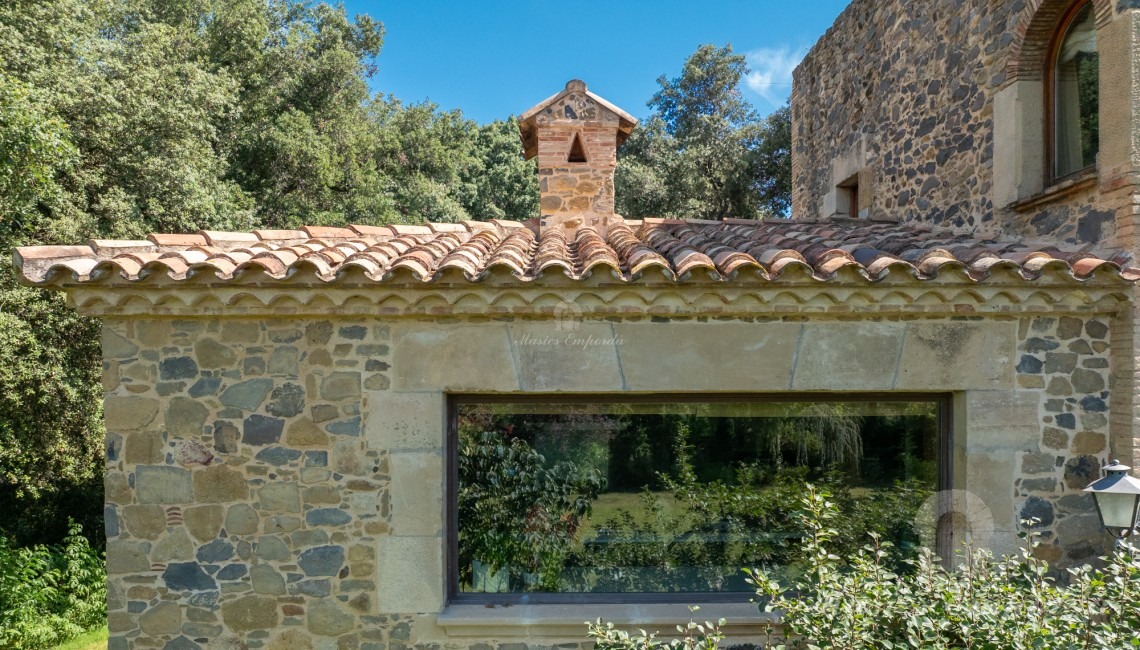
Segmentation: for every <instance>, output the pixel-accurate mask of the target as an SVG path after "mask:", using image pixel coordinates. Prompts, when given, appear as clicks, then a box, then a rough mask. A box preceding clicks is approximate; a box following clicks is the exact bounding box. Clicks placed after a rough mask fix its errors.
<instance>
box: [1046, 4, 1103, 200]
mask: <svg viewBox="0 0 1140 650" xmlns="http://www.w3.org/2000/svg"><path fill="white" fill-rule="evenodd" d="M1053 80H1054V82H1053V92H1054V95H1055V97H1054V102H1055V107H1056V108H1055V113H1056V124H1055V136H1054V138H1055V143H1054V146H1055V149H1054V151H1055V155H1054V158H1055V161H1056V164H1055V167H1056V169H1055V170H1054V173H1055V175H1056V176H1057V177H1058V178H1059V177H1062V176H1067V175H1069V174H1072V173H1074V172H1078V171H1080V170H1082V169H1085V168H1086V167H1092V166H1093V165H1095V164H1096V154H1097V150H1098V147H1099V146H1100V136H1099V131H1100V123H1099V104H1100V101H1099V99H1100V58H1099V55H1098V54H1097V49H1096V17H1095V15H1094V13H1093V6H1092V3H1091V2H1090V3H1088V4H1086V5H1085V7H1084V9H1082V10H1081V11H1080V12H1079V13H1078V14H1077V16H1076V17H1075V18H1074V19H1073V22H1072V24H1071V25H1070V27H1069V30H1068V32H1067V33H1066V34H1065V37H1064V39H1063V40H1062V41H1061V47H1060V49H1059V50H1058V52H1057V63H1056V69H1055V71H1054V74H1053Z"/></svg>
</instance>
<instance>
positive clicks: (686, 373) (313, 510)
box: [104, 308, 1111, 650]
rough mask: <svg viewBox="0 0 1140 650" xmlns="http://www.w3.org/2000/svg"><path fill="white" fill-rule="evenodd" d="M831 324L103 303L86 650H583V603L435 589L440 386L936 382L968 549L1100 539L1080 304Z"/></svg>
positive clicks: (1103, 332)
mask: <svg viewBox="0 0 1140 650" xmlns="http://www.w3.org/2000/svg"><path fill="white" fill-rule="evenodd" d="M572 313H576V312H572ZM855 318H856V317H855V316H854V315H851V314H848V315H839V316H833V317H823V316H821V315H819V314H815V315H812V314H810V313H795V310H794V309H790V308H789V309H788V310H787V314H786V315H781V316H774V315H769V316H763V317H738V318H731V319H728V318H726V319H721V320H711V321H709V320H699V319H670V318H666V317H661V316H658V317H653V318H651V317H649V316H636V315H630V316H628V317H626V318H614V319H611V320H590V319H588V318H586V319H583V320H580V321H579V320H576V319H566V318H563V319H555V320H551V319H550V318H549V316H547V317H544V318H537V319H533V320H531V319H525V318H512V317H509V316H505V315H504V316H501V317H498V318H495V319H490V318H485V317H484V318H479V317H464V318H449V319H446V320H442V321H441V320H435V319H433V320H426V319H425V320H421V319H409V318H399V319H397V318H393V319H389V320H382V319H377V318H369V317H358V316H342V317H337V318H330V319H321V318H304V319H302V318H297V319H289V318H284V317H277V318H264V319H184V320H177V319H173V318H171V319H142V320H135V321H125V320H116V319H107V320H106V321H105V328H106V329H105V335H104V354H105V358H106V362H105V366H106V367H105V370H106V372H105V383H106V391H107V397H106V417H107V425H108V445H107V447H108V453H107V457H108V461H107V462H108V470H107V535H108V571H109V580H110V595H109V606H110V614H109V616H110V628H111V636H112V639H111V645H110V647H111V648H125V647H139V648H143V647H168V648H195V647H200V648H206V647H209V648H215V647H217V648H243V647H244V648H262V647H264V648H338V649H339V648H352V649H356V648H360V649H368V648H409V647H417V648H456V649H462V648H472V649H475V648H478V649H479V650H491V649H494V648H503V649H505V648H512V649H519V650H521V649H524V648H539V647H541V648H549V647H552V646H557V647H566V648H571V647H579V646H582V647H585V646H586V645H588V644H585V642H584V639H583V632H584V629H585V628H584V626H582V625H580V621H582V620H586V618H588V617H589V616H586V615H585V614H583V612H585V611H586V610H581V609H574V608H570V610H565V609H564V610H558V611H556V612H554V614H552V613H551V611H548V610H542V609H541V608H539V609H536V610H533V611H531V610H527V613H525V614H524V613H523V612H522V610H514V609H503V608H497V609H494V608H493V609H488V608H485V607H467V608H463V607H458V608H457V607H455V606H450V607H449V606H448V605H447V603H446V598H445V575H444V567H445V566H446V549H445V539H446V535H445V522H444V506H443V504H444V501H445V497H444V495H445V491H446V483H445V478H444V477H445V476H446V472H445V465H446V463H445V460H444V449H445V444H446V439H445V431H446V426H445V420H446V396H447V395H448V394H449V393H465V392H507V393H526V392H530V393H535V392H615V393H618V392H624V391H632V392H642V393H644V392H675V391H682V392H768V393H772V392H796V391H856V390H857V391H907V392H945V391H952V392H953V393H954V395H955V398H956V400H955V404H956V406H955V413H954V421H955V429H954V432H953V435H954V443H955V446H956V450H957V451H956V454H955V467H954V469H955V477H954V482H955V484H954V487H955V488H957V489H963V490H967V491H969V492H971V493H973V494H974V495H976V497H977V499H979V500H980V502H981V503H983V504H984V505H985V508H987V509H988V511H989V512H990V513H991V517H992V522H993V523H992V528H993V530H992V537H991V546H992V547H993V548H995V550H998V551H1000V552H1009V551H1013V550H1014V549H1015V547H1016V544H1017V539H1016V534H1017V532H1018V524H1017V521H1018V518H1019V517H1020V516H1023V515H1025V516H1035V517H1038V518H1039V519H1041V520H1042V525H1043V527H1044V529H1045V530H1046V531H1047V534H1048V535H1049V546H1047V547H1046V548H1045V549H1044V550H1043V551H1042V553H1043V554H1044V555H1046V556H1047V557H1049V558H1050V559H1054V560H1057V561H1059V562H1061V563H1062V564H1063V563H1067V562H1073V561H1079V560H1081V559H1085V558H1086V557H1088V556H1089V555H1091V554H1093V553H1096V552H1098V551H1099V550H1100V549H1101V543H1102V541H1103V536H1102V535H1100V532H1099V529H1098V528H1097V527H1096V526H1094V525H1093V524H1094V523H1095V522H1094V520H1095V514H1092V513H1091V511H1090V510H1089V502H1088V500H1087V499H1085V498H1084V497H1082V496H1081V495H1080V494H1079V492H1078V486H1080V487H1083V484H1084V482H1086V480H1087V479H1088V478H1089V477H1090V476H1091V475H1092V473H1093V472H1095V471H1096V468H1097V467H1098V466H1099V463H1100V462H1101V461H1102V460H1103V459H1104V457H1105V439H1106V433H1107V431H1108V423H1107V418H1106V414H1107V404H1108V403H1109V402H1110V399H1109V398H1110V396H1109V394H1108V392H1107V391H1108V388H1107V374H1108V367H1107V366H1108V365H1109V364H1108V361H1107V359H1108V355H1109V354H1110V353H1111V350H1110V348H1109V346H1108V341H1109V332H1108V329H1109V328H1108V326H1107V323H1108V320H1107V319H1106V318H1104V317H1102V316H1098V315H1095V314H1083V315H1081V316H1076V315H1074V314H1064V313H1062V314H1056V315H1046V314H1039V315H1029V316H1019V315H1016V314H1012V313H1011V314H1007V315H994V316H957V317H931V316H921V315H911V316H904V315H896V316H886V315H883V316H863V317H859V318H858V319H855ZM679 341H683V342H684V343H685V344H684V345H680V346H679V345H677V342H679ZM662 349H670V350H672V353H671V354H668V355H663V354H661V350H662ZM760 369H762V370H760ZM675 609H676V610H677V611H676V612H675V613H673V614H670V616H674V617H678V618H679V617H680V616H682V615H683V613H684V612H683V608H682V607H680V606H677V607H676V608H675ZM706 609H707V610H708V612H707V613H708V614H709V615H710V616H716V615H719V614H718V613H717V612H716V611H713V608H706ZM648 611H649V610H648V609H639V608H633V609H630V608H625V609H623V608H615V607H607V608H605V611H604V613H603V614H602V615H605V616H607V617H609V618H616V619H619V620H621V619H622V617H625V618H626V619H627V620H629V621H630V622H635V623H640V624H647V623H646V616H647V615H648V614H647V612H648ZM670 611H672V610H670ZM584 616H585V617H584ZM570 619H572V620H570ZM656 620H660V619H656ZM658 627H660V629H663V630H668V629H670V625H668V624H664V623H662V624H661V625H659V626H658ZM755 627H756V626H755V624H754V625H753V627H752V628H749V627H748V625H747V624H737V625H736V627H733V628H731V629H732V630H733V634H734V638H736V639H738V640H744V641H747V640H748V638H749V637H748V630H750V629H752V630H754V629H755Z"/></svg>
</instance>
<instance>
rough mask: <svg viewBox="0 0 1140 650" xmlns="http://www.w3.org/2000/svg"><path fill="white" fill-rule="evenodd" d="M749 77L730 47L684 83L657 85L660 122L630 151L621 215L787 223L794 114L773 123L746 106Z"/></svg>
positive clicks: (703, 53)
mask: <svg viewBox="0 0 1140 650" xmlns="http://www.w3.org/2000/svg"><path fill="white" fill-rule="evenodd" d="M746 74H748V66H747V64H746V62H745V58H744V56H743V55H740V54H736V53H735V52H733V50H732V46H731V45H727V46H725V47H722V48H717V47H715V46H712V45H703V46H701V47H700V48H698V49H697V51H696V52H695V53H694V54H693V55H692V56H690V57H689V59H688V60H687V61H686V62H685V65H684V68H683V69H682V72H681V75H680V76H679V77H676V78H674V79H668V78H666V77H664V76H662V77H660V78H658V80H657V83H658V85H659V86H660V90H658V92H657V93H656V94H655V95H654V96H653V98H652V99H651V100H650V101H649V107H650V108H651V109H653V114H652V115H651V116H650V118H649V119H648V120H647V121H646V122H645V124H644V125H643V126H642V127H641V128H640V129H638V131H637V132H635V133H634V135H633V136H632V137H630V139H629V140H628V141H627V142H626V143H625V145H623V147H622V150H621V152H620V153H621V155H620V157H619V164H618V169H617V174H616V179H615V182H616V185H617V201H618V211H619V212H621V213H622V214H624V215H625V216H627V217H635V218H636V217H656V216H662V217H663V216H669V217H676V218H696V219H723V218H728V217H735V218H744V219H753V218H760V217H780V216H783V215H785V214H786V212H787V208H788V205H789V204H790V184H791V182H790V176H791V170H790V154H789V152H790V144H791V142H790V140H791V126H790V121H789V119H788V118H789V112H788V111H787V110H786V109H785V110H781V111H777V112H776V113H774V114H773V115H772V116H770V117H769V118H767V119H764V118H761V117H760V115H759V114H758V113H757V112H756V111H755V110H754V109H753V108H752V107H751V106H750V105H749V104H748V102H747V101H745V99H744V97H743V96H742V94H741V92H740V81H741V79H742V78H743V77H744V76H745V75H746Z"/></svg>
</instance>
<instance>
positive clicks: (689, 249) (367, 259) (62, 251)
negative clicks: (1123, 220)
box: [15, 219, 1140, 285]
mask: <svg viewBox="0 0 1140 650" xmlns="http://www.w3.org/2000/svg"><path fill="white" fill-rule="evenodd" d="M15 259H16V264H17V266H18V268H19V269H20V273H21V276H22V279H23V280H24V282H26V283H29V284H35V285H52V284H69V283H98V282H121V281H124V280H126V281H129V282H134V281H141V280H144V279H153V278H155V277H158V278H162V277H165V278H167V279H170V280H176V281H180V280H185V279H188V278H191V277H195V276H198V277H205V278H206V279H208V280H213V281H219V282H228V283H241V282H243V279H244V278H247V277H248V278H249V279H250V280H251V281H255V282H264V281H265V278H266V277H268V278H270V279H276V280H283V279H285V278H289V277H293V276H297V275H299V276H300V277H307V276H309V275H311V276H313V278H314V279H317V280H320V281H323V282H335V281H336V280H337V278H338V277H340V276H341V275H348V274H352V275H353V276H354V277H357V278H360V277H363V278H367V279H368V280H371V281H374V282H383V281H385V280H388V279H390V278H393V277H397V275H399V277H401V278H402V279H409V278H414V279H418V280H421V281H424V282H430V281H433V280H437V279H439V278H441V277H442V276H443V275H444V274H445V273H449V274H459V275H455V276H454V278H462V279H466V280H467V281H471V282H475V281H479V280H480V279H482V278H483V277H485V276H486V275H487V274H489V273H495V272H503V273H507V274H509V275H512V276H514V278H515V280H516V281H518V282H530V281H534V280H537V279H539V278H541V277H542V276H544V275H548V274H557V275H564V276H566V277H569V278H571V279H575V280H578V279H583V278H586V277H588V276H590V275H591V274H592V273H598V272H605V273H608V274H612V275H613V276H614V277H615V278H617V279H619V280H621V281H625V282H635V281H637V280H638V279H639V278H640V277H641V276H642V275H644V274H646V273H648V272H654V276H653V277H654V278H656V277H658V276H656V274H655V273H656V271H654V270H655V269H656V270H659V271H660V272H661V273H663V274H664V275H665V276H666V277H668V278H671V279H673V280H674V281H678V282H684V281H687V280H705V279H712V280H725V281H729V280H732V281H741V280H743V279H748V278H751V279H753V280H759V281H779V280H780V278H781V276H782V275H783V274H785V273H788V272H791V271H793V270H796V277H799V276H801V275H802V276H810V277H814V278H815V279H817V280H820V281H826V280H834V279H836V278H845V279H844V280H843V281H861V282H874V281H879V280H882V279H883V278H885V277H886V276H888V275H891V274H904V275H907V276H911V277H913V278H916V279H918V280H928V279H933V278H935V277H937V276H938V275H939V274H940V273H947V272H952V273H953V274H954V276H955V277H962V278H965V279H968V280H971V281H975V282H980V281H983V280H985V279H986V278H987V277H989V276H991V275H992V274H994V273H999V272H1006V273H1007V274H1008V273H1010V272H1012V273H1013V274H1015V275H1016V276H1020V278H1021V279H1022V280H1024V281H1032V280H1034V279H1036V278H1038V277H1040V276H1042V275H1046V274H1048V275H1050V276H1051V277H1060V278H1069V279H1073V280H1078V281H1080V280H1087V279H1089V278H1092V277H1094V276H1096V277H1115V278H1118V279H1121V280H1124V281H1128V282H1135V281H1138V280H1140V269H1137V268H1134V267H1132V266H1131V258H1130V256H1129V255H1128V254H1126V253H1123V252H1119V251H1099V252H1098V251H1092V250H1089V249H1088V247H1082V246H1071V245H1066V246H1058V245H1056V244H1053V243H1048V242H1031V241H1019V240H1016V239H1010V238H1004V239H994V238H981V237H977V238H975V237H971V236H969V235H960V234H952V233H948V232H945V231H936V230H931V229H927V228H924V227H915V226H908V225H901V224H873V223H868V224H857V225H846V224H844V225H838V224H808V223H797V222H781V221H769V222H757V221H744V220H739V219H730V220H726V221H680V220H674V219H645V220H643V221H626V222H624V223H618V224H615V225H612V226H610V228H609V229H608V231H607V232H606V234H605V236H604V237H603V236H602V235H600V234H599V233H598V231H596V230H594V229H593V228H583V229H581V230H579V231H578V232H577V233H576V235H574V236H573V237H572V238H568V237H567V236H566V235H565V234H564V233H562V232H561V231H556V230H550V231H547V232H546V233H542V234H540V233H539V230H538V226H537V223H536V222H533V221H532V222H522V223H520V222H511V221H490V222H475V221H465V222H462V223H445V224H427V225H398V226H363V225H354V226H351V227H347V228H333V227H326V226H306V227H305V228H303V229H301V230H255V231H253V232H249V233H229V232H213V231H203V232H200V233H195V234H188V235H163V234H156V235H151V236H150V237H149V238H148V239H147V240H146V241H117V240H92V241H90V242H89V243H88V245H86V246H32V247H25V248H18V249H16V252H15ZM449 277H450V276H449Z"/></svg>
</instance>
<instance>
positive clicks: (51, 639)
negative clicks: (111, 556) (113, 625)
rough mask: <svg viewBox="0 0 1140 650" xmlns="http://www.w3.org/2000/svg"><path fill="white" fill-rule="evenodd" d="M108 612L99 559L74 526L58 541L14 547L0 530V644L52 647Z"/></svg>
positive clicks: (23, 648)
mask: <svg viewBox="0 0 1140 650" xmlns="http://www.w3.org/2000/svg"><path fill="white" fill-rule="evenodd" d="M106 618H107V583H106V574H105V573H104V571H103V560H102V557H101V556H100V554H99V553H98V552H97V551H96V550H95V549H93V548H91V547H90V546H89V545H88V543H87V540H86V539H85V538H84V537H83V536H82V535H80V528H79V527H78V526H73V527H72V528H71V530H70V532H69V533H68V535H67V537H65V538H64V540H63V543H62V544H59V545H56V546H35V547H32V548H13V547H12V546H11V542H10V541H9V540H8V539H7V538H5V537H3V536H0V647H4V648H19V649H21V650H35V649H37V648H50V647H53V646H55V645H57V644H59V643H60V642H62V641H65V640H67V639H70V638H72V637H74V636H77V635H78V634H80V633H82V632H83V631H85V630H87V629H90V628H92V627H95V626H98V625H102V624H104V623H105V622H106Z"/></svg>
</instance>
